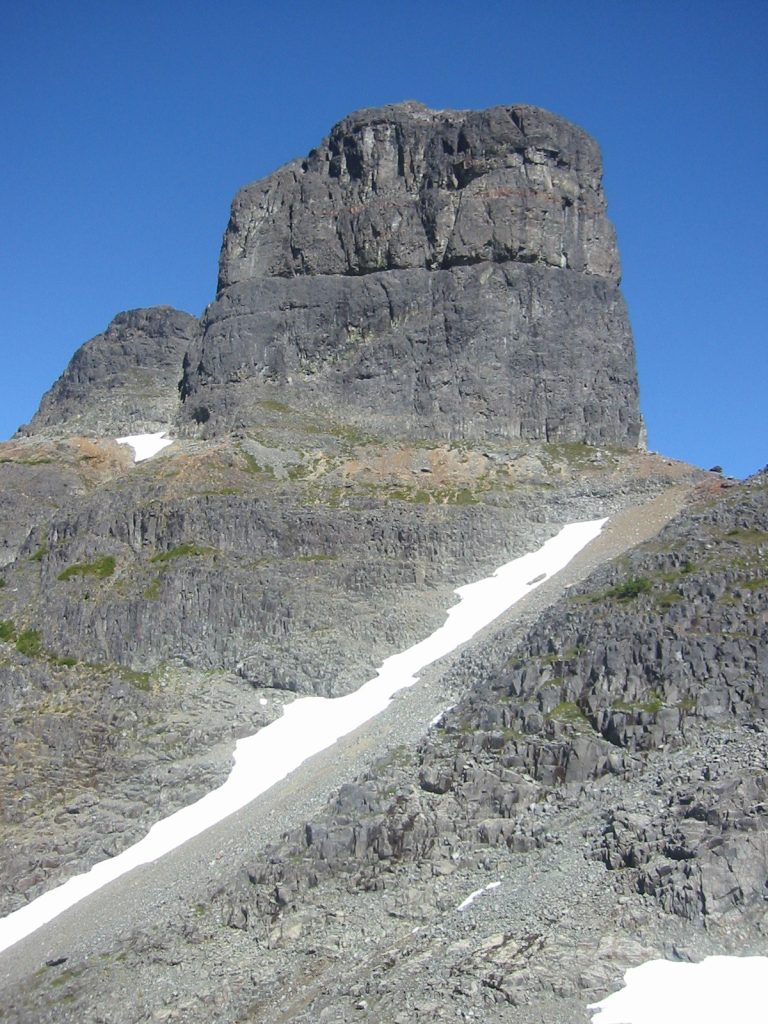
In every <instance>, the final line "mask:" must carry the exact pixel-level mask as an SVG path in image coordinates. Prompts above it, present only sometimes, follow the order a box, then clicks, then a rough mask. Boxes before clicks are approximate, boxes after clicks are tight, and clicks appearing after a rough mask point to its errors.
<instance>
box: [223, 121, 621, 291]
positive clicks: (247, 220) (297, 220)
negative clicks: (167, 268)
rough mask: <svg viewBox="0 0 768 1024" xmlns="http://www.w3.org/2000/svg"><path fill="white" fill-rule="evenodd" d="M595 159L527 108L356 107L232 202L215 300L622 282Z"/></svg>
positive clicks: (570, 134)
mask: <svg viewBox="0 0 768 1024" xmlns="http://www.w3.org/2000/svg"><path fill="white" fill-rule="evenodd" d="M601 174H602V168H601V161H600V153H599V150H598V147H597V145H596V143H595V142H594V141H593V140H592V139H591V138H590V137H589V136H588V135H587V134H586V133H585V132H583V131H582V130H581V129H579V128H577V127H575V126H574V125H571V124H569V123H568V122H567V121H564V120H563V119H562V118H559V117H556V116H554V115H552V114H548V113H546V112H545V111H542V110H538V109H536V108H535V107H528V106H499V107H491V108H490V109H488V110H483V111H472V110H463V111H458V110H429V109H428V108H427V107H424V106H422V105H421V104H419V103H415V102H413V101H408V102H406V103H401V104H395V105H392V106H386V107H380V108H373V109H367V110H360V111H357V112H355V113H353V114H350V115H349V116H348V117H345V118H344V119H343V120H341V121H340V122H339V123H338V124H336V125H335V126H334V127H333V128H332V129H331V132H330V134H329V136H328V137H327V138H326V139H324V140H323V141H322V143H321V144H320V145H319V146H318V147H317V148H316V149H313V150H312V151H311V153H310V154H309V155H308V156H307V157H306V158H305V159H302V160H296V161H293V162H292V163H289V164H287V165H286V166H285V167H282V168H280V170H278V171H276V172H275V173H274V174H272V175H270V176H269V177H268V178H265V179H264V180H263V181H259V182H254V183H253V184H251V185H248V186H246V188H244V189H243V190H242V191H241V192H240V193H239V194H238V196H237V197H236V199H235V202H234V204H233V207H232V217H231V220H230V224H229V227H228V229H227V233H226V235H225V238H224V245H223V248H222V255H221V266H220V276H219V291H221V290H222V289H224V288H227V287H228V286H229V285H231V284H234V283H236V282H237V281H242V280H246V279H250V278H253V277H292V276H294V275H296V274H366V273H373V272H376V271H381V270H395V269H405V268H416V267H426V268H427V269H432V270H435V269H448V268H450V267H453V266H462V265H467V264H472V263H477V262H483V261H491V262H496V263H503V262H507V261H512V262H514V261H518V262H523V263H541V264H543V265H546V266H553V267H563V268H565V267H569V268H571V269H576V270H579V271H581V272H584V273H589V274H598V275H600V276H602V277H606V278H608V279H610V280H612V281H614V282H615V281H617V280H618V277H619V261H618V254H617V252H616V246H615V240H614V236H613V231H612V228H611V226H610V224H609V223H608V221H607V219H606V216H605V201H604V198H603V191H602V181H601Z"/></svg>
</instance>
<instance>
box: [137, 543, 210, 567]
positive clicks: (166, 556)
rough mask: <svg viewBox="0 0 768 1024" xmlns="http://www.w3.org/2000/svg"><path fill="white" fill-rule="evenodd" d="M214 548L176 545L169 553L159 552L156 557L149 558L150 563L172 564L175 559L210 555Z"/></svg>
mask: <svg viewBox="0 0 768 1024" xmlns="http://www.w3.org/2000/svg"><path fill="white" fill-rule="evenodd" d="M214 551H215V548H206V547H202V546H201V545H199V544H177V545H176V547H175V548H171V549H170V550H169V551H161V552H160V553H159V554H157V555H153V556H152V558H150V562H157V563H159V564H160V565H163V564H165V563H167V562H172V561H173V560H174V559H175V558H199V557H201V556H202V555H212V554H213V553H214Z"/></svg>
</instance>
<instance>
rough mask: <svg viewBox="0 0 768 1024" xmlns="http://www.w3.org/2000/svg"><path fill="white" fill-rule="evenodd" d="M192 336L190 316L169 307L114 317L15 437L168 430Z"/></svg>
mask: <svg viewBox="0 0 768 1024" xmlns="http://www.w3.org/2000/svg"><path fill="white" fill-rule="evenodd" d="M197 330H198V321H197V319H196V318H195V317H193V316H190V314H189V313H182V312H181V311H180V310H178V309H172V308H171V307H170V306H152V307H150V308H148V309H131V310H128V311H126V312H124V313H118V314H117V316H116V317H115V318H114V319H113V320H112V322H111V323H110V324H109V326H108V327H107V329H106V330H105V331H104V332H103V333H102V334H97V335H96V337H95V338H91V340H90V341H86V342H85V344H84V345H81V346H80V348H79V349H78V350H77V352H75V354H74V356H73V357H72V359H71V360H70V361H69V364H68V366H67V367H66V369H65V370H64V372H63V373H62V375H61V376H60V377H59V379H58V380H57V381H56V382H55V383H54V385H53V386H52V387H51V388H50V390H49V391H48V392H46V394H45V395H43V399H42V401H41V403H40V408H39V409H38V411H37V412H36V413H35V415H34V417H33V418H32V420H31V421H30V422H29V423H28V424H27V425H26V426H24V427H22V428H21V429H20V430H19V434H20V435H35V434H45V435H48V436H51V437H59V436H62V435H84V436H92V435H96V436H99V437H109V436H116V435H118V434H125V433H127V432H129V431H130V432H135V433H137V434H138V433H149V432H153V431H158V430H161V429H163V428H167V427H168V425H169V423H171V422H172V421H173V420H174V418H175V416H176V413H177V408H178V402H179V388H178V385H179V379H180V377H181V364H182V360H183V358H184V353H185V352H186V351H187V348H188V347H189V346H190V344H191V343H192V339H193V337H194V335H195V334H196V332H197Z"/></svg>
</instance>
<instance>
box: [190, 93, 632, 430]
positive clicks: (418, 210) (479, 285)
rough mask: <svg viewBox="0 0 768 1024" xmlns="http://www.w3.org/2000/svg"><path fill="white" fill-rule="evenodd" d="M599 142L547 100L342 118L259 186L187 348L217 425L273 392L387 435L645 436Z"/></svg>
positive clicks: (228, 239)
mask: <svg viewBox="0 0 768 1024" xmlns="http://www.w3.org/2000/svg"><path fill="white" fill-rule="evenodd" d="M618 281H619V260H618V253H617V251H616V245H615V239H614V233H613V229H612V227H611V225H610V223H609V221H608V219H607V217H606V214H605V199H604V196H603V190H602V183H601V165H600V156H599V152H598V149H597V146H596V144H595V143H594V142H593V141H592V139H590V138H589V136H588V135H586V134H585V133H584V132H583V131H581V130H580V129H578V128H576V127H574V126H573V125H570V124H568V123H567V122H565V121H563V120H562V119H560V118H558V117H555V116H553V115H551V114H547V113H545V112H544V111H541V110H536V109H534V108H531V107H522V106H521V107H495V108H492V109H490V110H486V111H481V112H473V111H433V110H428V109H427V108H425V107H423V106H421V105H420V104H417V103H403V104H399V105H396V106H391V107H384V108H381V109H377V110H363V111H360V112H358V113H356V114H352V115H350V116H349V117H347V118H345V119H344V120H343V121H341V122H340V123H339V124H338V125H336V126H335V128H334V129H333V130H332V131H331V134H330V135H329V137H328V138H327V139H325V140H324V141H323V142H322V143H321V144H320V146H319V147H318V148H317V149H315V150H313V151H312V152H311V153H310V154H309V156H308V157H307V158H306V159H303V160H296V161H294V162H293V163H290V164H288V165H286V166H285V167H283V168H281V169H280V170H278V171H276V172H275V173H274V174H272V175H270V176H269V177H268V178H266V179H264V180H263V181H260V182H256V183H254V184H252V185H249V186H247V187H246V188H245V189H243V190H242V191H241V192H240V193H239V195H238V196H237V197H236V199H235V201H234V203H233V206H232V215H231V218H230V222H229V226H228V228H227V231H226V234H225V236H224V243H223V246H222V254H221V263H220V272H219V291H218V295H217V298H216V301H215V302H214V303H213V304H212V305H211V306H209V308H208V309H207V310H206V312H205V314H204V317H203V334H202V337H201V340H200V342H199V344H198V345H196V346H194V347H193V348H192V350H191V351H190V353H189V356H188V358H187V360H186V362H185V374H184V384H183V394H184V399H185V402H184V410H183V417H184V419H185V421H186V422H187V423H189V424H194V423H197V424H204V425H205V431H206V432H207V434H208V435H211V434H213V433H221V432H222V431H224V430H227V429H230V428H232V427H243V426H247V425H248V424H249V423H253V422H254V421H255V420H257V419H258V411H259V403H260V402H261V403H263V402H274V401H280V402H285V403H287V404H288V405H289V406H291V407H297V408H299V409H303V410H305V411H313V410H316V409H323V408H325V407H327V406H328V405H329V404H330V405H331V406H333V407H334V408H335V409H336V410H337V411H338V415H339V417H340V418H341V419H343V420H346V421H348V422H352V423H356V424H359V425H361V426H365V427H366V429H371V430H374V431H377V432H386V433H389V434H391V435H397V436H402V435H411V436H417V437H418V436H421V437H424V436H442V437H449V438H460V437H465V438H482V437H494V436H495V437H505V438H535V439H542V440H577V441H587V442H589V443H602V442H606V443H616V444H621V445H627V446H633V445H636V444H637V443H638V441H639V440H640V437H641V430H642V425H641V418H640V414H639V410H638V399H637V380H636V372H635V363H634V351H633V344H632V338H631V333H630V330H629V325H628V321H627V315H626V310H625V306H624V302H623V299H622V297H621V294H620V292H619V288H618Z"/></svg>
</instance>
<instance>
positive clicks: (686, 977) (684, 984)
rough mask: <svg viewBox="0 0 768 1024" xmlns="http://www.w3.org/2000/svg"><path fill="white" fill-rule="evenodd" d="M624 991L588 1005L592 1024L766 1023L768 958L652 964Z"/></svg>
mask: <svg viewBox="0 0 768 1024" xmlns="http://www.w3.org/2000/svg"><path fill="white" fill-rule="evenodd" d="M624 981H625V986H626V987H625V988H623V989H621V990H620V991H619V992H614V993H613V995H610V996H608V997H607V998H606V999H603V1000H602V1001H601V1002H599V1003H593V1004H592V1005H591V1006H589V1007H588V1009H589V1010H591V1011H592V1012H593V1013H596V1016H595V1017H594V1018H593V1019H592V1024H723V1022H724V1021H729V1022H732V1024H765V1021H766V1015H767V1013H768V1011H767V1010H766V1007H768V957H765V956H749V957H737V956H708V957H707V958H706V959H705V960H702V962H701V963H698V964H689V963H677V962H673V961H671V960H649V961H648V962H647V963H644V964H641V965H640V967H633V968H631V969H630V970H628V971H627V972H626V974H625V975H624Z"/></svg>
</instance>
